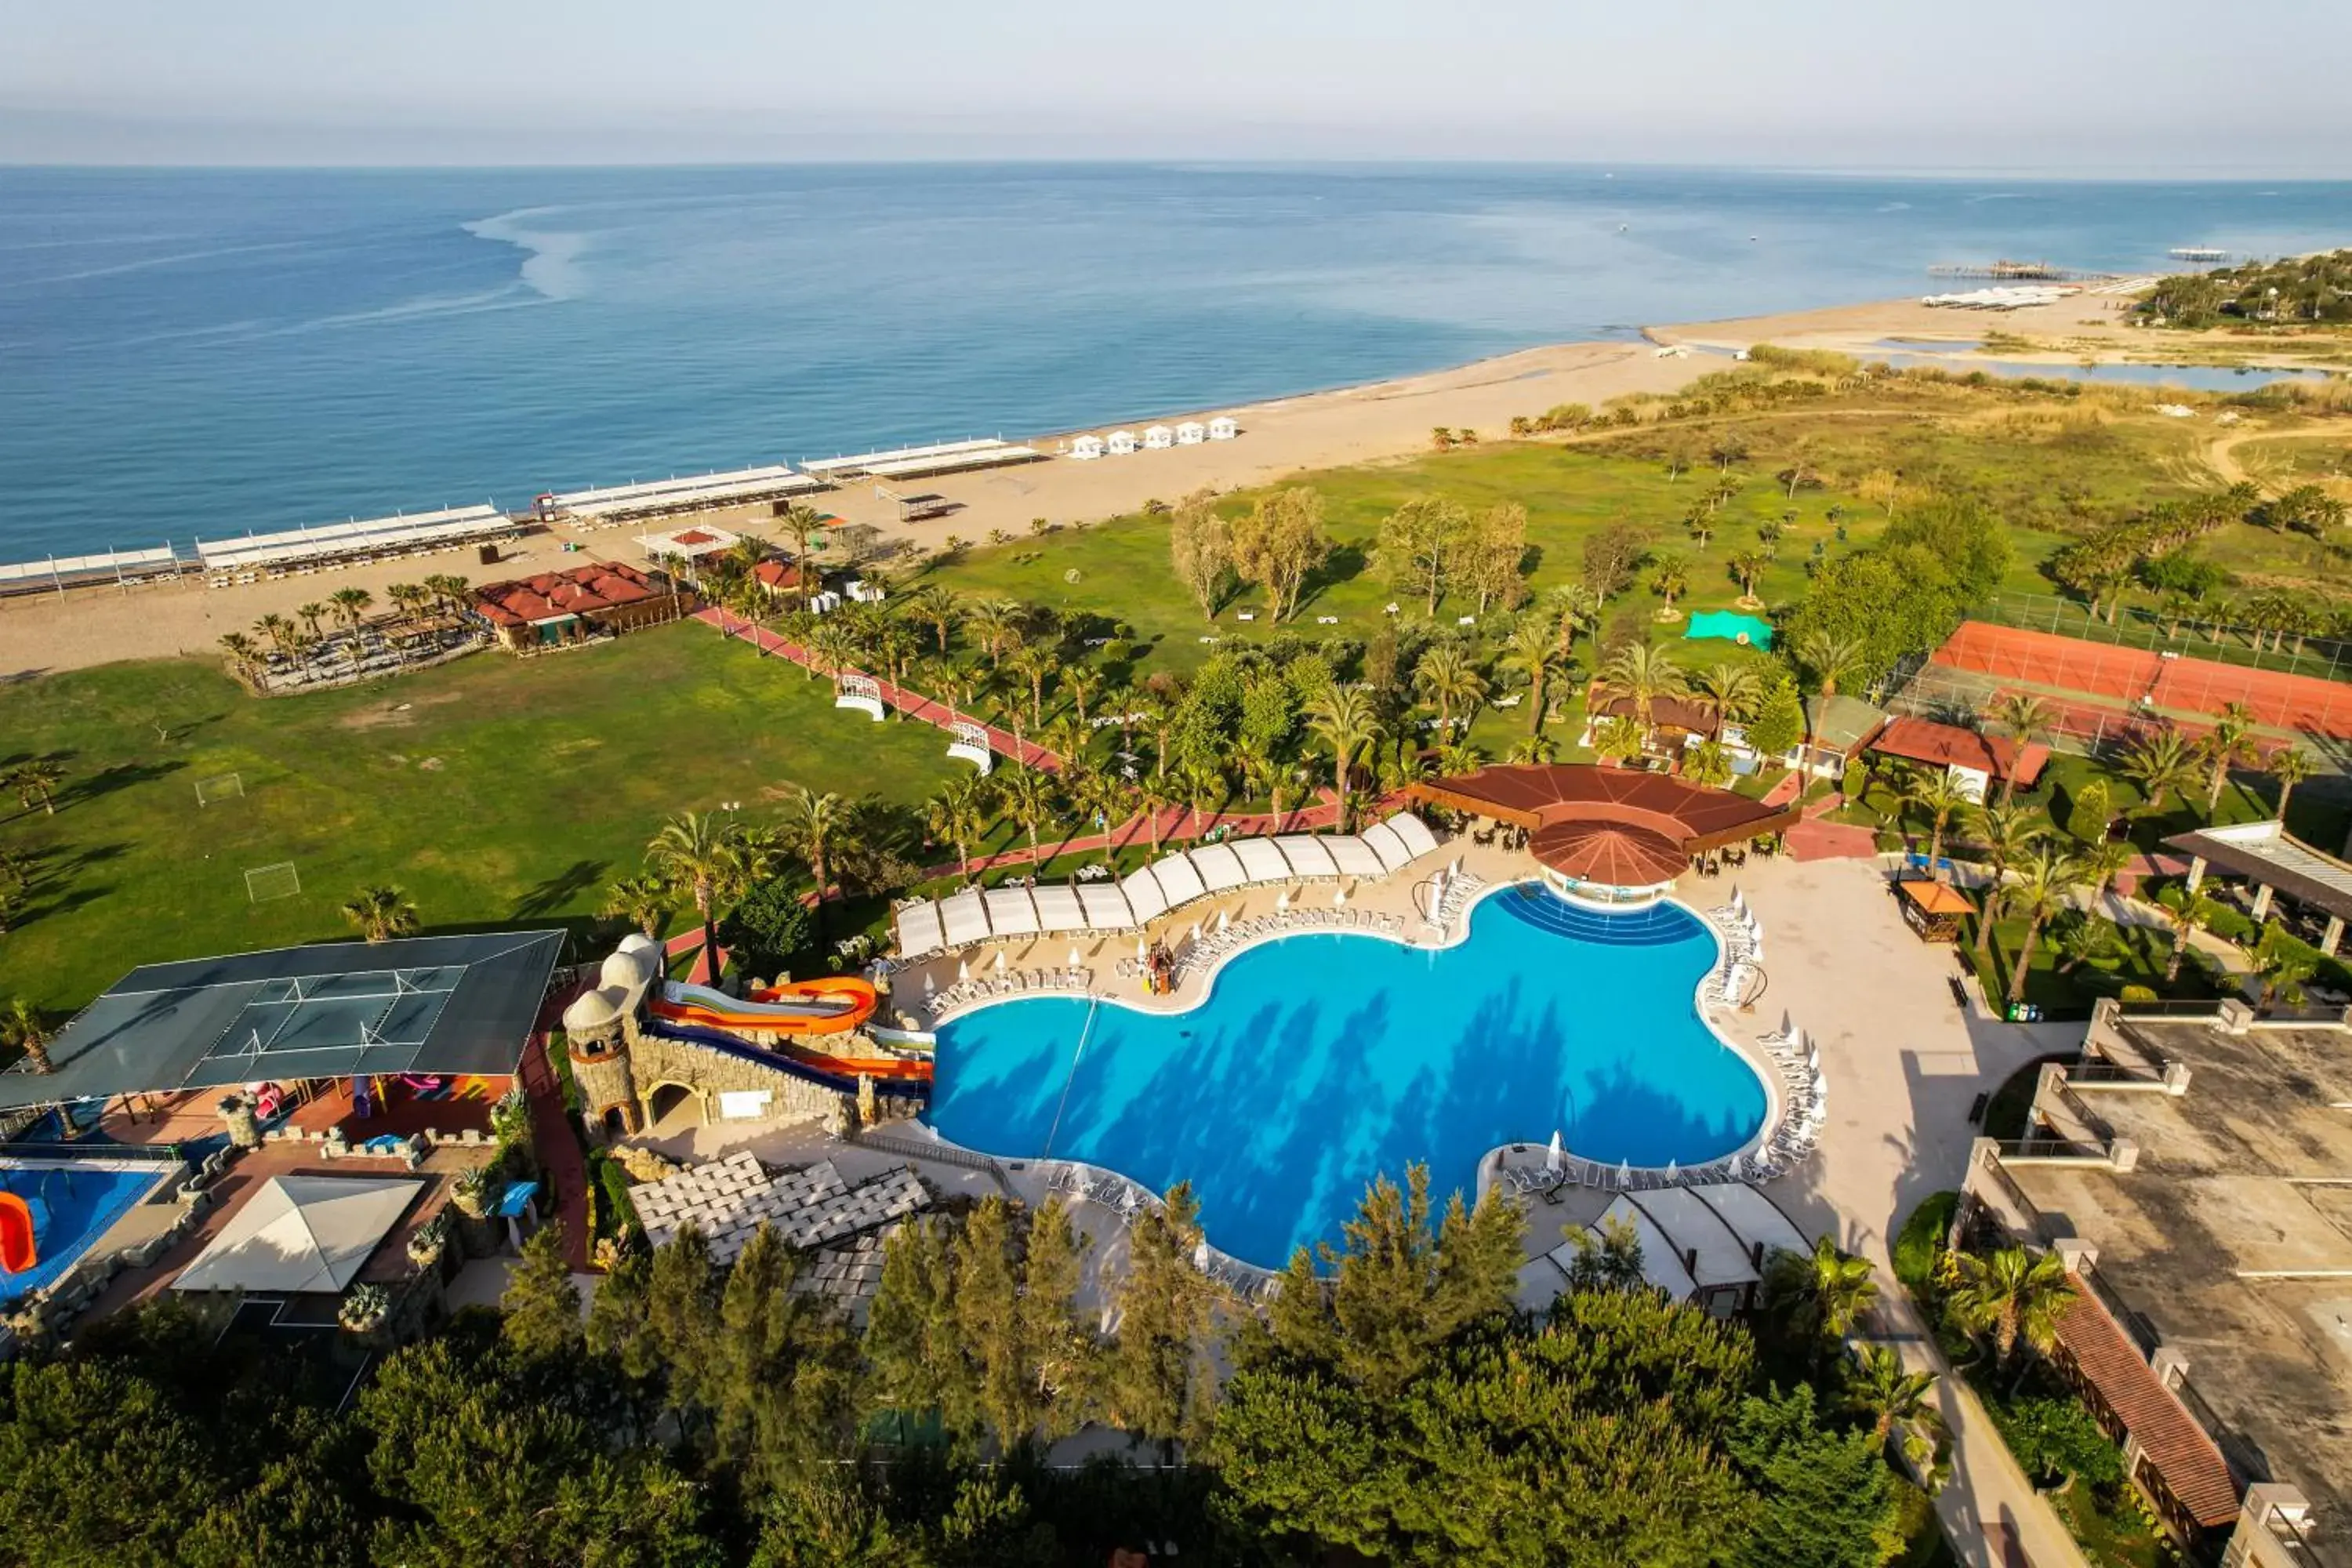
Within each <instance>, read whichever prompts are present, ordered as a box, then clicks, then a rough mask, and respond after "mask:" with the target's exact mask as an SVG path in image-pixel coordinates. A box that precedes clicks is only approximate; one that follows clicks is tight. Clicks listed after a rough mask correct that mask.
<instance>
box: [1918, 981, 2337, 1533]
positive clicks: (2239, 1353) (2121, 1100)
mask: <svg viewBox="0 0 2352 1568" xmlns="http://www.w3.org/2000/svg"><path fill="white" fill-rule="evenodd" d="M2347 1105H2352V1017H2347V1016H2346V1015H2340V1014H2332V1013H2328V1014H2311V1015H2300V1016H2273V1017H2267V1018H2265V1017H2262V1016H2257V1015H2256V1014H2255V1012H2254V1010H2253V1009H2252V1008H2251V1007H2249V1006H2248V1005H2246V1004H2245V1003H2243V1002H2242V1001H2239V1000H2236V999H2234V998H2232V999H2230V1000H2225V1001H2222V1002H2221V1003H2218V1004H2216V1005H2214V1007H2213V1008H2212V1010H2211V1011H2210V1012H2209V1013H2203V1014H2183V1013H2179V1012H2173V1011H2168V1010H2163V1009H2160V1008H2159V1009H2151V1010H2148V1011H2145V1012H2141V1011H2135V1010H2134V1009H2132V1008H2130V1007H2127V1006H2122V1005H2117V1004H2116V1003H2115V1002H2113V1001H2104V1002H2102V1003H2100V1005H2099V1006H2098V1008H2097V1010H2096V1011H2095V1013H2094V1015H2093V1016H2092V1021H2091V1024H2090V1027H2089V1030H2088V1032H2087V1034H2086V1036H2085V1037H2084V1044H2083V1049H2082V1052H2081V1054H2080V1055H2079V1056H2078V1057H2077V1058H2075V1059H2074V1060H2073V1061H2071V1062H2066V1063H2063V1064H2050V1065H2046V1066H2044V1067H2043V1068H2042V1071H2041V1079H2040V1081H2039V1083H2038V1084H2037V1085H2036V1087H2035V1092H2034V1097H2033V1102H2032V1114H2031V1119H2030V1123H2029V1125H2028V1127H2027V1130H2026V1136H2025V1137H2024V1138H2022V1139H2020V1140H2015V1141H2011V1142H1994V1141H1993V1140H1990V1139H1982V1140H1979V1142H1978V1143H1977V1145H1976V1148H1975V1150H1974V1152H1973V1153H1972V1155H1971V1158H1970V1162H1969V1172H1968V1176H1967V1181H1966V1184H1965V1186H1964V1189H1963V1202H1962V1205H1961V1210H1960V1214H1959V1215H1958V1218H1957V1220H1956V1222H1955V1228H1956V1231H1957V1232H1961V1233H1965V1232H1968V1231H1971V1230H1975V1231H1984V1230H1990V1231H1993V1232H1996V1233H2005V1234H2006V1235H2007V1236H2009V1237H2014V1238H2016V1239H2018V1240H2021V1241H2023V1242H2024V1243H2026V1244H2027V1245H2029V1246H2032V1247H2037V1248H2039V1247H2050V1248H2054V1249H2055V1250H2056V1251H2057V1253H2058V1254H2059V1256H2060V1257H2061V1258H2064V1259H2065V1261H2066V1266H2067V1268H2068V1269H2069V1270H2070V1272H2071V1273H2072V1274H2073V1276H2074V1279H2075V1280H2076V1281H2077V1282H2078V1283H2079V1285H2080V1287H2081V1294H2080V1296H2079V1297H2078V1298H2077V1300H2075V1302H2074V1304H2073V1306H2071V1307H2070V1308H2069V1309H2068V1310H2067V1311H2066V1313H2065V1315H2064V1317H2063V1319H2062V1320H2061V1321H2060V1323H2059V1325H2058V1346H2057V1361H2058V1363H2059V1365H2060V1367H2061V1368H2062V1369H2063V1371H2064V1372H2065V1373H2066V1374H2067V1375H2068V1376H2069V1378H2070V1379H2072V1380H2073V1381H2074V1384H2075V1385H2076V1386H2077V1388H2078V1389H2079V1390H2080V1392H2081V1393H2082V1394H2083V1395H2084V1399H2085V1401H2086V1402H2087V1403H2088V1404H2089V1405H2091V1407H2092V1409H2093V1410H2094V1412H2095V1414H2097V1415H2098V1416H2099V1418H2100V1420H2101V1423H2102V1424H2103V1425H2104V1426H2105V1427H2106V1428H2107V1430H2108V1431H2109V1433H2110V1434H2112V1435H2113V1436H2115V1437H2116V1439H2117V1440H2118V1441H2119V1442H2121V1443H2122V1444H2123V1446H2124V1452H2125V1458H2126V1464H2127V1467H2128V1468H2129V1471H2130V1474H2131V1476H2132V1478H2133V1479H2134V1480H2135V1481H2136V1482H2137V1484H2138V1485H2139V1487H2140V1488H2141V1489H2142V1490H2143V1491H2144V1492H2146V1493H2147V1496H2148V1497H2149V1498H2150V1499H2151V1500H2153V1501H2154V1502H2155V1503H2156V1505H2157V1507H2158V1510H2159V1511H2160V1512H2161V1514H2162V1516H2163V1517H2164V1519H2165V1520H2166V1521H2167V1522H2168V1524H2169V1525H2170V1526H2171V1527H2172V1528H2173V1529H2174V1530H2175V1531H2177V1532H2178V1533H2179V1534H2181V1535H2182V1536H2184V1537H2187V1538H2189V1539H2190V1540H2192V1541H2204V1542H2210V1541H2213V1540H2216V1539H2218V1538H2220V1537H2221V1536H2223V1535H2225V1534H2227V1533H2228V1532H2230V1531H2231V1530H2232V1528H2233V1526H2234V1529H2235V1532H2236V1533H2235V1535H2234V1536H2233V1537H2231V1540H2230V1542H2229V1550H2228V1555H2227V1556H2226V1557H2225V1559H2224V1560H2225V1561H2226V1562H2229V1563H2263V1564H2273V1565H2283V1564H2285V1563H2313V1562H2324V1561H2332V1560H2334V1556H2333V1554H2341V1553H2343V1552H2345V1550H2346V1543H2347V1540H2352V1428H2347V1425H2346V1422H2345V1420H2344V1412H2345V1411H2346V1409H2347V1407H2352V1359H2347V1358H2352V1205H2347V1194H2352V1124H2347V1121H2346V1118H2345V1107H2346V1106H2347ZM2322 1552H2324V1553H2326V1554H2330V1555H2320V1554H2319V1553H2322Z"/></svg>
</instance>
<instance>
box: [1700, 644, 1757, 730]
mask: <svg viewBox="0 0 2352 1568" xmlns="http://www.w3.org/2000/svg"><path fill="white" fill-rule="evenodd" d="M1691 685H1692V686H1693V687H1694V688H1695V689H1696V695H1697V697H1698V700H1699V702H1700V705H1701V706H1703V707H1705V708H1706V710H1707V711H1709V712H1711V713H1713V714H1714V715H1715V729H1716V733H1717V734H1718V735H1720V734H1721V733H1722V732H1723V727H1724V726H1725V725H1726V724H1729V723H1737V722H1738V721H1740V720H1742V719H1745V718H1747V717H1748V715H1749V714H1750V713H1753V712H1754V711H1755V710H1756V704H1757V701H1758V700H1759V699H1760V698H1761V697H1762V696H1763V695H1764V683H1763V682H1762V681H1760V680H1759V679H1757V678H1756V671H1755V670H1754V668H1751V667H1749V666H1748V665H1744V664H1738V663H1736V662H1734V661H1733V660H1731V659H1725V660H1724V661H1723V662H1722V663H1720V664H1713V665H1709V666H1708V667H1707V668H1705V669H1702V670H1700V671H1699V672H1698V674H1696V676H1694V677H1692V678H1691Z"/></svg>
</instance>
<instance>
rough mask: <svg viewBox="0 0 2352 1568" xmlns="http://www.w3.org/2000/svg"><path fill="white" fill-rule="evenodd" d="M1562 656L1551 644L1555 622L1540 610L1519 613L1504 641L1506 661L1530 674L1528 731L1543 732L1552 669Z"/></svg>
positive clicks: (1531, 733) (1557, 664)
mask: <svg viewBox="0 0 2352 1568" xmlns="http://www.w3.org/2000/svg"><path fill="white" fill-rule="evenodd" d="M1559 659H1560V656H1559V651H1558V649H1557V648H1555V647H1553V644H1552V626H1551V623H1550V622H1549V621H1548V620H1547V619H1546V618H1545V617H1544V616H1541V615H1540V614H1529V615H1525V616H1520V617H1519V624H1518V625H1517V626H1513V627H1512V628H1511V637H1510V641H1508V642H1507V643H1506V644H1504V645H1503V662H1504V663H1505V664H1507V665H1509V666H1510V667H1511V668H1514V669H1517V670H1518V671H1519V672H1521V673H1522V674H1524V675H1525V676H1526V677H1527V678H1528V734H1530V735H1536V734H1541V733H1542V732H1543V721H1544V710H1545V709H1546V708H1547V707H1548V706H1549V703H1550V699H1549V696H1548V692H1549V689H1550V684H1551V677H1552V672H1553V670H1554V669H1555V668H1558V667H1559Z"/></svg>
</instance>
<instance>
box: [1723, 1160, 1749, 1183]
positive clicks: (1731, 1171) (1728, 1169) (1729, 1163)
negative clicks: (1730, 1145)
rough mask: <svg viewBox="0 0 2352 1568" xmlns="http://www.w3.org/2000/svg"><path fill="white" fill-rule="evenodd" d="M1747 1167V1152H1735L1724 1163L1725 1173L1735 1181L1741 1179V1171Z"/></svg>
mask: <svg viewBox="0 0 2352 1568" xmlns="http://www.w3.org/2000/svg"><path fill="white" fill-rule="evenodd" d="M1747 1168H1748V1156H1746V1155H1745V1154H1734V1155H1732V1156H1731V1158H1730V1159H1728V1160H1726V1161H1725V1162H1724V1163H1723V1173H1724V1174H1725V1175H1727V1176H1728V1177H1730V1178H1731V1179H1732V1180H1733V1181H1735V1182H1736V1181H1738V1180H1739V1178H1740V1173H1742V1172H1743V1171H1745V1170H1746V1169H1747Z"/></svg>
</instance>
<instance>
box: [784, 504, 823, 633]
mask: <svg viewBox="0 0 2352 1568" xmlns="http://www.w3.org/2000/svg"><path fill="white" fill-rule="evenodd" d="M777 521H779V522H781V523H782V524H783V525H784V531H785V532H786V533H789V534H791V535H792V539H793V575H794V576H795V577H797V578H798V579H799V582H800V589H801V607H802V608H803V609H806V608H808V603H809V601H810V600H811V599H813V598H814V597H815V596H816V590H817V584H818V582H819V580H820V579H821V578H822V577H823V576H824V574H823V573H821V572H819V571H818V570H817V565H816V553H817V552H818V551H820V550H822V549H824V542H823V541H824V513H823V512H821V511H819V510H816V508H814V507H813V506H801V505H797V504H796V505H793V506H788V507H786V508H785V509H784V511H783V515H782V517H780V518H778V519H777Z"/></svg>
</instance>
